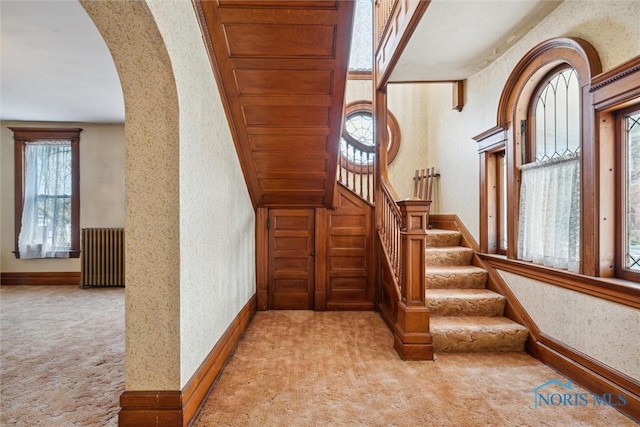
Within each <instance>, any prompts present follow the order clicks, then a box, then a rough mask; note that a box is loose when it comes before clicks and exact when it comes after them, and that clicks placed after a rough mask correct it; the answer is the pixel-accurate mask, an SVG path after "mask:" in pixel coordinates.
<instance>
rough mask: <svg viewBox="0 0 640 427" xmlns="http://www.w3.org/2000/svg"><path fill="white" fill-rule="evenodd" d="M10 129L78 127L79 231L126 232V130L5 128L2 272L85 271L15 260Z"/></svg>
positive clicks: (0, 139)
mask: <svg viewBox="0 0 640 427" xmlns="http://www.w3.org/2000/svg"><path fill="white" fill-rule="evenodd" d="M9 127H75V128H82V129H83V130H82V132H81V133H80V183H81V185H80V227H124V125H122V124H91V123H50V122H7V121H3V122H0V151H1V153H2V156H1V158H2V168H1V171H2V177H1V179H2V186H1V187H0V200H2V208H1V209H2V224H1V225H0V226H1V227H2V228H1V229H0V230H1V231H0V235H1V236H2V237H1V243H0V266H1V270H2V272H4V273H7V272H36V271H80V260H79V259H78V258H74V259H56V260H51V259H30V260H25V259H22V260H21V259H16V258H15V257H14V255H13V254H12V253H11V251H13V250H14V242H15V240H14V239H15V237H14V234H15V233H14V210H13V209H14V193H13V186H14V175H13V172H14V171H13V147H14V144H13V132H12V131H11V130H10V129H9Z"/></svg>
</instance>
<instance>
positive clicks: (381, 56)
mask: <svg viewBox="0 0 640 427" xmlns="http://www.w3.org/2000/svg"><path fill="white" fill-rule="evenodd" d="M403 3H404V4H403V7H400V2H398V1H396V2H395V4H394V6H393V10H392V12H391V15H390V16H389V18H388V20H387V21H386V24H385V26H384V30H383V32H382V35H381V37H380V40H379V41H378V44H377V46H375V55H374V60H373V62H374V63H373V67H374V69H375V72H374V75H375V79H376V81H375V84H376V87H377V88H381V87H383V86H386V84H387V82H388V80H389V76H390V75H391V72H392V71H393V68H394V67H395V65H396V63H397V62H398V60H399V59H400V55H401V54H402V52H403V51H404V49H405V48H406V47H407V43H409V40H410V39H411V35H412V34H413V32H414V31H415V29H416V27H417V26H418V23H419V22H420V20H421V19H422V16H423V15H424V13H425V12H426V10H427V8H428V7H429V4H430V3H431V2H430V1H429V0H407V1H403ZM378 12H379V10H378V8H377V7H374V8H373V13H374V22H375V21H376V17H375V15H376V14H377V13H378Z"/></svg>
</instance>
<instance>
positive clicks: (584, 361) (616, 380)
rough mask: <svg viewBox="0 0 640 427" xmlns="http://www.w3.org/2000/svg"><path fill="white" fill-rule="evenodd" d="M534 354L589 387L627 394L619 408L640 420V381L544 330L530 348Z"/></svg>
mask: <svg viewBox="0 0 640 427" xmlns="http://www.w3.org/2000/svg"><path fill="white" fill-rule="evenodd" d="M529 352H530V354H531V355H532V356H534V357H535V358H537V359H538V360H540V361H541V362H543V363H545V364H546V365H549V366H550V367H552V368H553V369H555V370H557V371H558V372H560V373H561V374H562V375H564V376H566V377H567V378H569V379H571V380H572V381H574V382H576V383H577V384H579V385H581V386H582V387H584V388H586V389H587V390H589V391H591V392H593V393H596V394H598V395H602V394H605V393H613V394H614V396H617V395H618V394H619V393H621V394H624V396H625V400H626V401H627V404H626V405H625V406H617V407H615V409H616V410H618V411H620V412H622V413H624V414H626V415H628V416H630V417H631V418H633V419H634V420H635V421H636V422H637V421H639V420H640V393H639V392H638V391H639V390H640V383H639V382H638V381H636V380H634V379H632V378H630V377H628V376H626V375H624V374H622V373H620V372H618V371H616V370H614V369H612V368H610V367H609V366H606V365H603V364H602V363H600V362H598V361H596V360H594V359H592V358H590V357H589V356H587V355H585V354H583V353H580V352H578V351H577V350H574V349H572V348H570V347H568V346H566V345H564V344H562V343H560V342H559V341H556V340H555V339H553V338H551V337H549V336H547V335H545V334H541V336H540V340H538V341H536V342H535V344H534V345H533V346H532V347H531V349H530V351H529Z"/></svg>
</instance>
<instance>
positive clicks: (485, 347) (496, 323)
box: [430, 316, 529, 352]
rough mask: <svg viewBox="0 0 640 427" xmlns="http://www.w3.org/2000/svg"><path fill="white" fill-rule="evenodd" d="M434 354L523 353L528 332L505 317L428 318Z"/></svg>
mask: <svg viewBox="0 0 640 427" xmlns="http://www.w3.org/2000/svg"><path fill="white" fill-rule="evenodd" d="M430 324H431V325H430V331H431V335H432V337H433V349H434V351H436V352H490V351H495V352H504V351H524V344H525V342H526V341H527V337H528V336H529V331H528V330H527V328H525V327H524V326H522V325H519V324H517V323H516V322H514V321H512V320H509V319H507V318H506V317H488V316H482V317H478V316H465V317H449V316H441V317H438V316H436V317H432V318H431V319H430Z"/></svg>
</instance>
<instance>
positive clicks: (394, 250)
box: [377, 179, 402, 299]
mask: <svg viewBox="0 0 640 427" xmlns="http://www.w3.org/2000/svg"><path fill="white" fill-rule="evenodd" d="M381 189H382V194H381V200H379V201H378V207H379V209H380V210H381V211H382V212H381V214H380V217H379V218H380V224H378V227H377V228H378V237H379V238H380V242H381V244H382V251H383V253H384V256H385V258H386V260H387V263H388V266H389V268H390V270H391V273H392V274H393V278H394V279H395V280H394V284H395V286H396V290H397V293H398V298H399V299H401V298H402V263H401V259H402V254H401V251H402V246H401V233H402V213H401V212H400V208H399V207H398V205H397V203H396V199H397V196H396V195H395V192H394V191H393V189H392V188H391V186H390V185H389V184H388V183H387V182H386V180H384V179H383V180H382V182H381Z"/></svg>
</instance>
